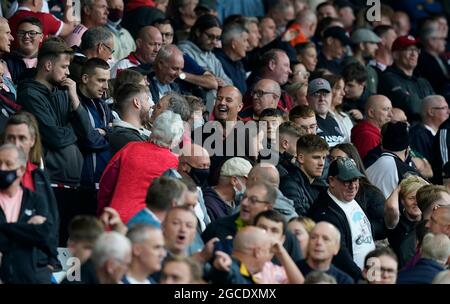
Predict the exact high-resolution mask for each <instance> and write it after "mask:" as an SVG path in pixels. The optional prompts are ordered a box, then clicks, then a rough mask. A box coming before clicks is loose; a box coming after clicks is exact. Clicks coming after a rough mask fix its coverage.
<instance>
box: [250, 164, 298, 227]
mask: <svg viewBox="0 0 450 304" xmlns="http://www.w3.org/2000/svg"><path fill="white" fill-rule="evenodd" d="M247 183H248V185H249V186H250V185H252V184H253V183H268V184H269V185H271V186H273V187H275V189H276V190H277V198H276V200H275V205H273V209H274V210H276V211H278V212H279V213H280V214H281V215H283V216H284V218H285V219H286V221H289V220H290V219H291V218H293V217H297V216H298V214H297V213H296V212H295V208H294V202H293V201H292V200H290V199H288V198H287V197H285V196H284V195H283V193H282V192H281V191H280V189H279V186H280V174H279V173H278V170H277V168H276V167H275V166H274V165H273V164H270V163H266V162H263V163H260V164H257V165H255V166H254V167H253V168H252V169H251V170H250V173H249V174H248V181H247Z"/></svg>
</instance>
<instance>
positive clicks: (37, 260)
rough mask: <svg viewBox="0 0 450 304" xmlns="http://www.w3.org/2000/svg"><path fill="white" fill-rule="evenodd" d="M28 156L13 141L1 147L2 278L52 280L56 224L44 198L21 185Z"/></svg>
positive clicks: (0, 245)
mask: <svg viewBox="0 0 450 304" xmlns="http://www.w3.org/2000/svg"><path fill="white" fill-rule="evenodd" d="M26 162H27V161H26V156H25V153H24V152H23V150H22V149H21V148H18V147H16V146H15V145H13V144H4V145H2V146H0V228H1V229H0V239H2V240H4V241H2V242H0V252H1V253H2V255H3V258H2V262H1V266H0V279H1V280H2V281H3V282H5V283H15V284H18V283H22V284H24V283H25V284H30V283H31V284H39V283H40V284H43V283H47V284H49V283H50V279H51V270H50V269H49V268H48V267H47V265H49V264H51V262H50V257H51V253H52V250H55V249H56V248H52V246H53V245H54V244H55V243H56V231H57V227H55V225H54V223H52V222H51V218H52V217H51V216H49V210H48V203H47V202H46V201H45V200H44V199H43V197H42V196H41V195H40V194H38V193H36V192H33V191H31V190H28V189H27V188H25V187H22V186H21V180H22V177H23V175H24V173H25V170H26Z"/></svg>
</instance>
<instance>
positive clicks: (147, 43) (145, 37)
mask: <svg viewBox="0 0 450 304" xmlns="http://www.w3.org/2000/svg"><path fill="white" fill-rule="evenodd" d="M162 41H163V40H162V35H161V32H160V31H159V30H158V28H156V27H154V26H151V25H148V26H144V27H143V28H141V29H140V30H139V34H138V36H137V38H136V50H135V51H134V52H131V53H130V54H129V55H128V56H127V57H125V58H123V59H121V60H119V61H118V62H117V63H116V64H115V65H114V66H113V67H112V68H111V78H116V76H117V73H120V71H122V70H124V69H127V68H131V67H135V66H139V65H141V64H152V63H153V62H154V61H155V59H156V55H157V54H158V52H159V50H160V48H161V46H162Z"/></svg>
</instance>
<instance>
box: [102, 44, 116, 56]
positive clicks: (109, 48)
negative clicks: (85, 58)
mask: <svg viewBox="0 0 450 304" xmlns="http://www.w3.org/2000/svg"><path fill="white" fill-rule="evenodd" d="M102 45H103V46H104V47H105V48H107V49H108V51H109V52H110V53H111V55H112V54H114V52H115V51H116V50H115V49H113V48H112V47H110V46H109V45H107V44H106V43H102Z"/></svg>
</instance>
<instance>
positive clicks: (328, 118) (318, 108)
mask: <svg viewBox="0 0 450 304" xmlns="http://www.w3.org/2000/svg"><path fill="white" fill-rule="evenodd" d="M331 98H332V96H331V87H330V83H329V82H328V81H327V80H325V79H323V78H316V79H314V80H311V81H310V82H309V84H308V96H307V99H308V102H309V104H310V105H311V108H312V109H313V110H314V112H315V113H316V119H317V126H318V131H317V135H319V136H320V137H322V138H323V139H325V140H326V142H327V144H328V145H329V146H330V148H331V147H334V146H336V145H337V144H340V143H343V142H344V135H343V132H342V130H341V129H340V128H339V125H338V122H337V121H336V119H335V118H334V116H333V115H331V112H330V107H331Z"/></svg>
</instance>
